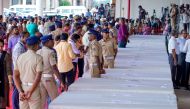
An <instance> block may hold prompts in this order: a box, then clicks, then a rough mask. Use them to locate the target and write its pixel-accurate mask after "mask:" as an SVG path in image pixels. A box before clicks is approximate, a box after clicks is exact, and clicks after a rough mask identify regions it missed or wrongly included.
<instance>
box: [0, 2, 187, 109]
mask: <svg viewBox="0 0 190 109" xmlns="http://www.w3.org/2000/svg"><path fill="white" fill-rule="evenodd" d="M169 10H170V11H169ZM155 13H156V12H155V10H154V11H153V15H152V16H151V17H148V13H147V12H146V10H145V9H143V7H142V6H139V18H138V19H136V20H133V19H125V18H115V7H114V5H113V4H112V5H111V6H110V4H106V5H105V7H104V5H103V4H101V6H100V7H95V8H94V9H92V11H90V10H88V11H87V12H86V13H84V14H82V15H76V16H73V15H70V16H69V17H63V18H61V17H59V16H44V17H41V16H35V17H30V16H28V17H23V18H22V17H18V16H16V17H15V16H9V17H6V18H4V17H3V16H2V15H0V71H3V72H1V73H0V89H1V90H0V108H1V109H5V108H6V107H7V106H9V104H10V103H9V102H10V101H12V105H13V109H45V108H47V103H49V102H50V101H52V100H54V99H55V98H56V97H57V96H58V95H59V94H60V93H61V92H66V91H67V90H68V89H69V86H70V85H71V84H74V82H75V80H76V79H77V78H81V77H83V74H84V72H85V73H86V72H89V73H90V74H91V77H92V78H100V77H101V74H105V73H106V72H105V70H104V69H105V68H114V60H115V57H116V55H117V48H118V47H119V48H125V47H126V45H127V43H129V42H130V41H129V36H130V35H132V34H139V35H144V36H145V35H154V34H161V33H162V32H163V34H164V35H165V39H166V50H167V53H168V56H169V64H170V68H171V74H172V81H173V84H174V88H176V89H178V88H180V87H185V88H186V89H188V90H189V83H188V82H189V73H190V59H189V58H190V56H189V55H190V48H189V47H190V40H189V38H190V35H188V32H189V30H190V14H189V13H190V8H189V5H188V4H187V5H182V6H180V7H178V6H177V5H175V4H172V5H171V8H170V9H169V8H165V9H163V16H162V18H157V17H156V14H155ZM179 31H181V34H179ZM179 35H180V37H178V36H179ZM9 90H13V92H11V91H10V92H11V93H12V97H10V96H9V95H10V93H9Z"/></svg>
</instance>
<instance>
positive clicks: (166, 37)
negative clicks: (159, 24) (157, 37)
mask: <svg viewBox="0 0 190 109" xmlns="http://www.w3.org/2000/svg"><path fill="white" fill-rule="evenodd" d="M168 42H169V41H168V34H167V35H166V36H165V47H166V52H167V54H168V55H169V51H168Z"/></svg>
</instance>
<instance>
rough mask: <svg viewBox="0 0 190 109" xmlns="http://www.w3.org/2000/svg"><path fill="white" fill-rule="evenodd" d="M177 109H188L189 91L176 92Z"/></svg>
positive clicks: (189, 108) (189, 106) (189, 103)
mask: <svg viewBox="0 0 190 109" xmlns="http://www.w3.org/2000/svg"><path fill="white" fill-rule="evenodd" d="M175 92H176V95H177V97H178V109H190V91H186V90H176V91H175Z"/></svg>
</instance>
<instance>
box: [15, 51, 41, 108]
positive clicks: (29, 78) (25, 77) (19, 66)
mask: <svg viewBox="0 0 190 109" xmlns="http://www.w3.org/2000/svg"><path fill="white" fill-rule="evenodd" d="M15 70H18V71H19V72H20V80H21V84H22V89H23V90H24V92H26V91H28V90H29V89H30V88H31V87H32V85H33V82H34V81H35V78H36V75H37V72H42V71H43V59H42V57H41V56H40V55H38V54H36V53H35V52H34V51H32V50H28V51H27V52H26V53H23V54H21V55H20V56H19V57H18V60H17V61H16V65H15ZM19 106H20V109H41V107H42V106H41V94H40V85H39V86H38V87H37V88H36V89H35V91H34V92H33V93H32V96H31V98H30V99H29V100H25V101H19Z"/></svg>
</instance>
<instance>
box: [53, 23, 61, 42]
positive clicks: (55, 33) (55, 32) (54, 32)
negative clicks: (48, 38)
mask: <svg viewBox="0 0 190 109" xmlns="http://www.w3.org/2000/svg"><path fill="white" fill-rule="evenodd" d="M55 28H56V29H55V30H54V31H52V32H51V34H52V36H53V39H54V40H55V39H56V37H57V36H60V35H61V34H62V33H63V30H62V23H61V22H59V21H56V22H55Z"/></svg>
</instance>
